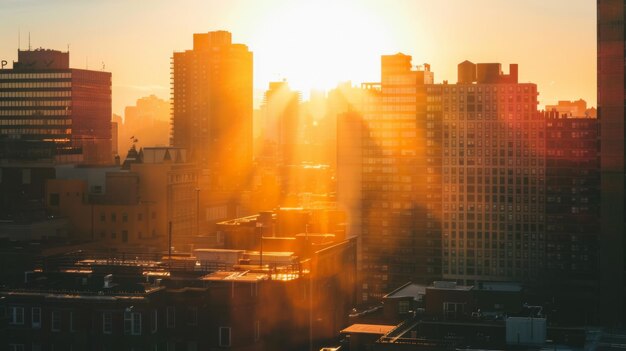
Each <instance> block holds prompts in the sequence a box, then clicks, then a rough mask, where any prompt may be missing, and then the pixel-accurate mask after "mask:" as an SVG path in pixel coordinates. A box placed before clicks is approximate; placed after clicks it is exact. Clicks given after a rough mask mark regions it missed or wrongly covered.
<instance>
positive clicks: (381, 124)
mask: <svg viewBox="0 0 626 351" xmlns="http://www.w3.org/2000/svg"><path fill="white" fill-rule="evenodd" d="M381 68H382V75H381V83H376V84H364V85H363V89H364V90H365V91H364V96H363V106H362V108H361V114H362V116H361V117H362V121H358V118H355V116H353V114H351V113H348V114H346V115H344V116H341V117H340V118H339V120H340V123H339V124H338V131H337V135H338V139H341V138H342V135H349V136H350V139H351V140H352V144H354V145H357V146H360V150H358V152H355V150H354V145H353V146H352V147H348V148H343V147H339V148H338V149H339V155H338V161H339V164H338V167H339V170H338V174H340V175H346V174H351V173H356V174H357V176H356V177H354V179H352V181H354V182H360V186H359V185H355V187H350V188H352V191H354V192H355V193H353V194H345V191H346V190H347V188H342V187H340V188H339V189H338V191H339V193H340V195H339V197H340V198H341V199H347V198H351V199H359V200H360V205H358V204H357V205H356V206H354V204H352V205H348V211H350V212H351V213H349V216H350V219H351V220H356V221H357V222H358V223H355V225H354V226H353V227H352V228H355V229H356V228H359V227H360V239H359V240H360V243H361V245H360V250H359V253H358V262H357V269H358V272H359V280H360V284H359V291H360V294H359V297H360V299H361V300H362V301H367V300H368V299H370V298H373V299H379V298H382V296H383V295H384V294H385V293H387V292H388V291H390V290H393V289H394V288H396V287H397V286H400V285H402V284H404V283H406V281H407V280H414V281H423V282H428V281H432V280H433V279H436V278H437V277H439V276H440V274H441V271H440V264H441V262H440V252H441V249H440V248H441V242H440V238H441V229H440V226H439V225H438V223H437V222H438V221H439V218H438V216H437V215H436V214H437V213H438V211H440V208H439V203H438V201H439V200H440V195H437V187H438V184H437V182H436V181H437V176H438V175H437V170H436V169H435V168H436V167H435V166H434V164H435V163H436V162H437V160H438V156H437V153H438V152H437V145H430V144H427V142H426V141H425V138H424V137H425V127H426V123H427V119H426V108H425V105H426V84H432V82H433V73H432V72H430V70H429V67H428V66H425V68H424V69H423V70H412V69H411V57H410V56H406V55H402V54H398V55H390V56H383V58H382V64H381ZM345 127H350V128H357V129H359V130H358V131H354V130H350V131H347V130H345ZM356 139H359V140H356ZM344 152H349V153H350V155H345V154H344ZM346 158H347V159H346ZM352 158H358V159H354V160H350V159H352ZM343 162H345V165H344V164H342V163H343ZM345 167H350V168H355V167H356V169H353V171H356V172H350V170H347V169H344V168H345ZM343 182H345V179H339V184H343ZM429 182H431V183H429ZM351 234H359V233H351Z"/></svg>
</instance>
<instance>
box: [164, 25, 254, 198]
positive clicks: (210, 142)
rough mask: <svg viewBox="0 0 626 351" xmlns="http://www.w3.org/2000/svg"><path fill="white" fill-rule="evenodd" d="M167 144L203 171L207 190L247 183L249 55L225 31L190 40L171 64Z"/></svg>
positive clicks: (250, 114) (250, 140) (248, 158)
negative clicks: (186, 152)
mask: <svg viewBox="0 0 626 351" xmlns="http://www.w3.org/2000/svg"><path fill="white" fill-rule="evenodd" d="M172 102H173V112H172V134H171V135H172V139H171V143H172V145H173V146H175V147H181V148H185V149H187V150H189V153H190V157H191V160H192V161H193V162H197V164H198V166H199V167H200V168H201V169H207V170H209V174H210V189H213V190H232V189H236V188H238V187H240V186H241V185H242V184H244V183H245V182H247V176H248V172H249V171H250V167H251V163H252V52H250V51H249V50H248V47H247V46H245V45H243V44H233V43H232V41H231V34H230V33H229V32H226V31H215V32H209V33H201V34H194V36H193V50H187V51H184V52H175V53H174V55H173V58H172Z"/></svg>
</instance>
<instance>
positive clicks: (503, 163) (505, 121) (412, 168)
mask: <svg viewBox="0 0 626 351" xmlns="http://www.w3.org/2000/svg"><path fill="white" fill-rule="evenodd" d="M458 68H459V82H458V84H448V83H447V82H444V83H443V84H434V82H433V73H432V72H430V67H429V65H424V66H423V68H422V67H417V69H414V68H413V67H412V65H411V57H410V56H407V55H403V54H397V55H391V56H383V57H382V76H381V83H380V84H366V85H364V88H365V90H367V92H368V93H367V94H365V98H364V101H365V102H364V104H363V106H362V109H361V113H362V122H361V128H360V130H359V132H358V133H357V132H354V131H350V132H349V133H348V132H347V131H346V130H345V126H346V125H350V126H352V128H354V127H357V128H358V125H359V123H357V122H354V121H353V122H352V123H349V124H342V123H339V124H338V128H339V130H338V136H341V135H349V136H350V137H351V138H352V139H355V138H356V139H359V141H358V142H359V144H358V145H360V150H359V152H354V150H353V149H350V148H347V149H346V152H348V151H349V152H350V153H351V157H348V156H350V155H346V152H343V151H342V150H341V148H340V152H339V155H338V159H339V160H345V159H350V160H351V161H354V162H349V163H347V164H348V165H350V167H351V168H352V170H353V171H354V169H356V173H358V175H359V176H358V177H355V178H354V181H360V187H359V186H356V188H357V195H356V196H354V195H352V197H355V198H360V199H361V203H362V205H361V206H360V207H356V208H355V207H354V206H353V207H352V208H349V209H348V211H349V214H348V215H349V218H355V219H357V221H358V226H359V227H360V234H361V238H360V240H361V249H360V252H359V257H358V258H359V263H358V264H359V265H358V268H359V273H360V277H359V279H360V280H361V286H360V289H361V294H360V297H361V299H362V300H366V299H368V298H380V297H382V293H383V292H385V291H389V290H392V289H393V288H396V287H398V286H400V285H402V284H403V283H405V282H406V281H408V280H413V281H423V282H431V281H432V280H435V279H439V278H444V279H450V280H457V281H463V282H469V283H473V282H475V281H498V280H499V281H510V280H516V281H531V280H533V279H535V278H537V277H538V276H539V274H540V273H541V272H542V269H543V264H544V258H545V249H544V247H545V239H546V238H545V123H544V121H543V119H542V117H541V116H540V115H539V114H538V113H537V87H536V85H535V84H531V83H526V84H520V83H518V82H517V65H511V67H510V73H509V74H508V75H505V74H503V73H502V70H501V66H500V64H491V63H490V64H473V63H471V62H469V61H465V62H463V63H461V64H459V67H458ZM353 119H354V118H353ZM343 120H345V121H347V120H348V119H346V118H344V119H343ZM356 158H358V159H359V160H352V159H356ZM339 168H340V169H339V170H338V174H339V176H340V177H341V176H342V175H343V174H350V172H348V171H347V170H346V169H342V165H341V164H340V165H339ZM352 173H355V172H352ZM344 181H345V180H342V179H338V183H339V184H343V182H344ZM359 188H360V190H359ZM338 191H339V198H340V199H344V198H346V197H349V196H346V195H345V194H342V191H343V189H342V188H339V189H338ZM357 228H358V227H357ZM354 234H359V233H354Z"/></svg>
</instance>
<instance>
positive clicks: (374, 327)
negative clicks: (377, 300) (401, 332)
mask: <svg viewBox="0 0 626 351" xmlns="http://www.w3.org/2000/svg"><path fill="white" fill-rule="evenodd" d="M395 327H396V326H395V325H386V324H352V325H351V326H349V327H347V328H346V329H344V330H342V331H341V333H342V334H375V335H385V334H387V333H389V332H390V331H391V330H392V329H394V328H395Z"/></svg>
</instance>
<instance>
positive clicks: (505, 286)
mask: <svg viewBox="0 0 626 351" xmlns="http://www.w3.org/2000/svg"><path fill="white" fill-rule="evenodd" d="M478 290H486V291H503V292H520V291H522V284H520V283H516V282H482V283H479V284H478Z"/></svg>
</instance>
